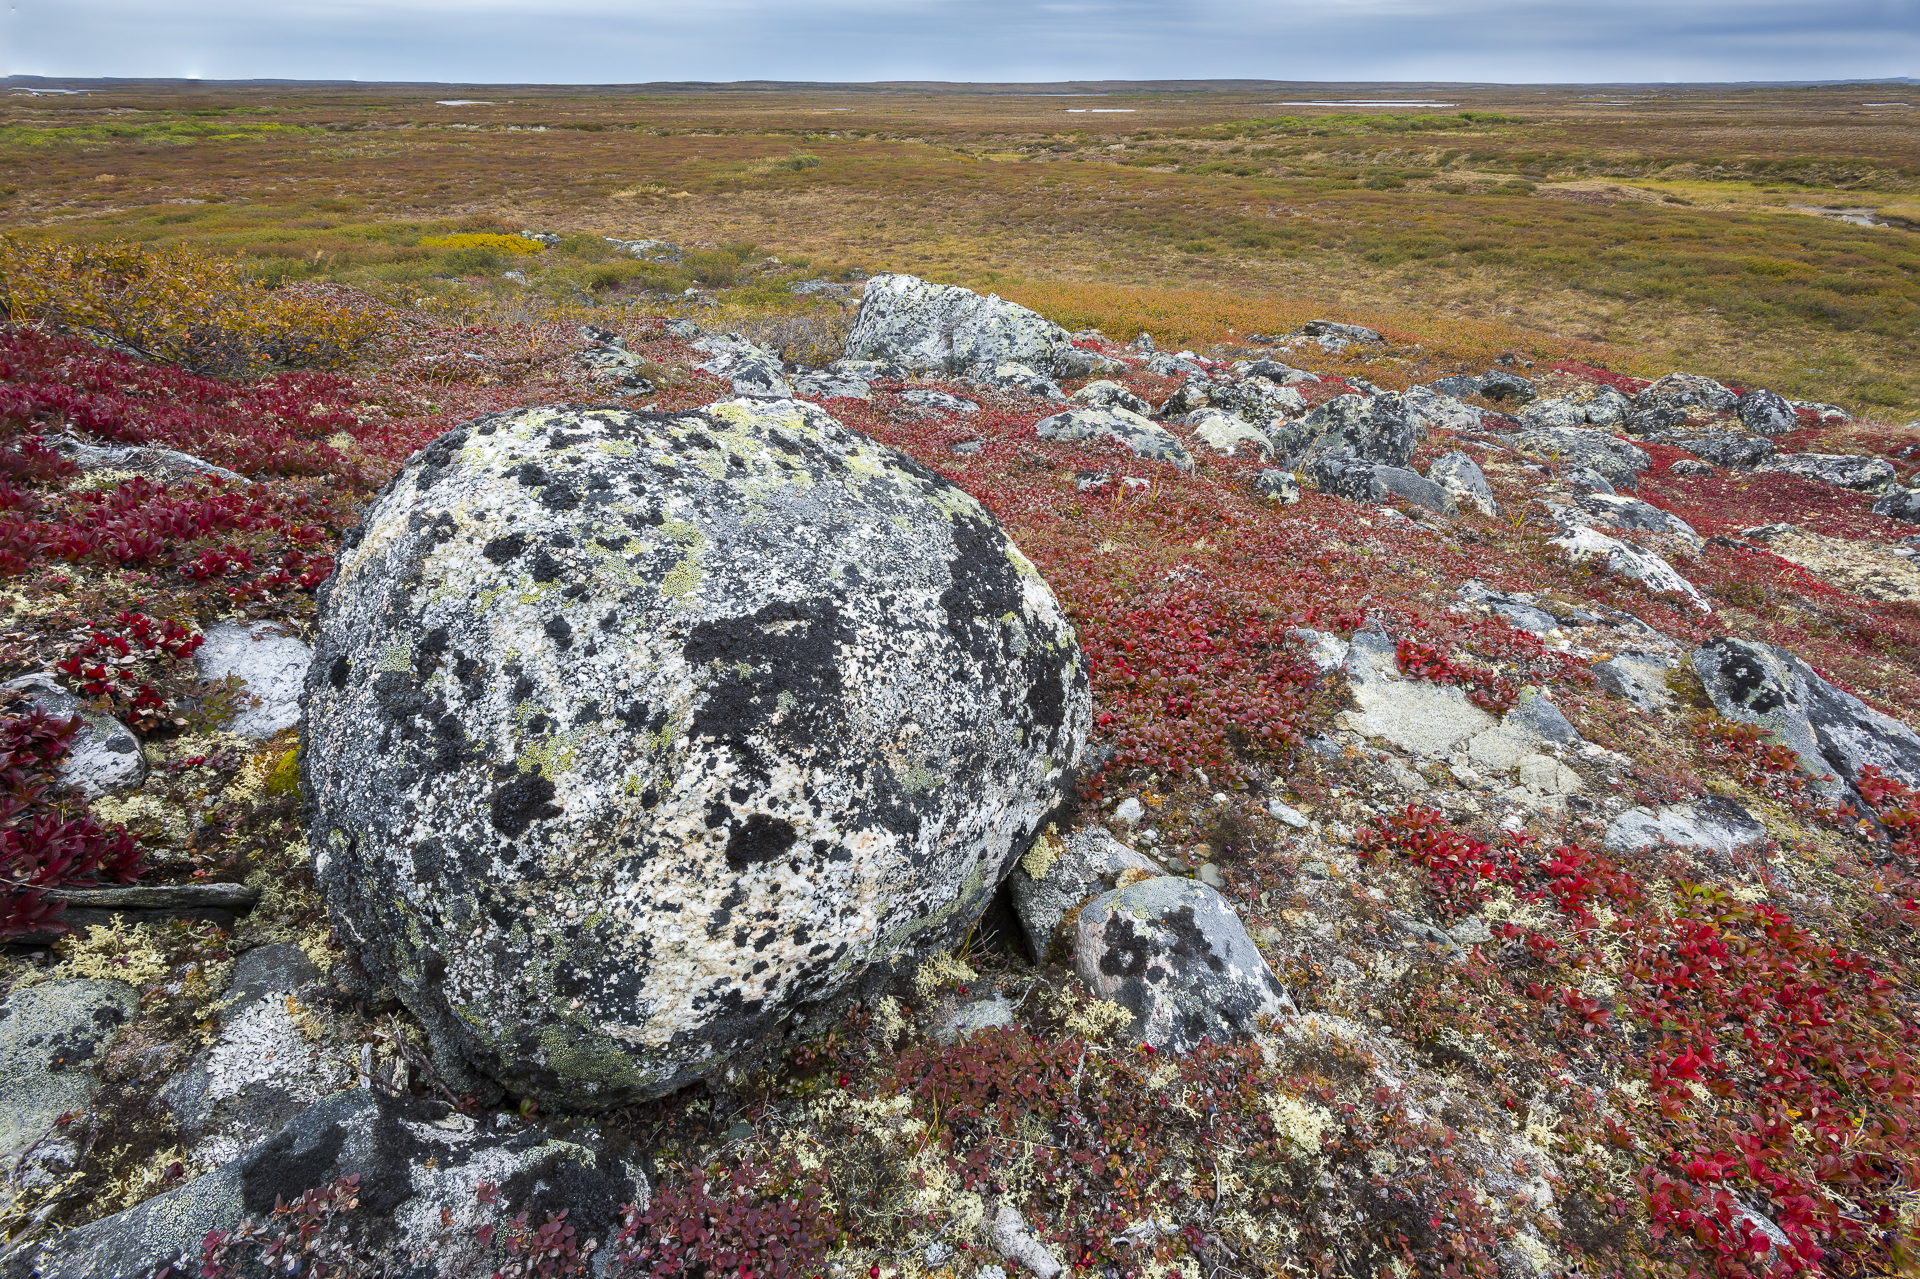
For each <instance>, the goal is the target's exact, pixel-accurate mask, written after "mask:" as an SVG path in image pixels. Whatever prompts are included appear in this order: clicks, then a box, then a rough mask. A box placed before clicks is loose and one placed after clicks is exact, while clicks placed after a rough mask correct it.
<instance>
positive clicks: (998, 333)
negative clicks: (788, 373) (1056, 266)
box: [846, 274, 1085, 377]
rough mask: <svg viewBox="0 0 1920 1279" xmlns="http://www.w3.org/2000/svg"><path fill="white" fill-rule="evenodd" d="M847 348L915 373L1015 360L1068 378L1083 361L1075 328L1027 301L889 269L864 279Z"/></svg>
mask: <svg viewBox="0 0 1920 1279" xmlns="http://www.w3.org/2000/svg"><path fill="white" fill-rule="evenodd" d="M846 353H847V356H848V358H850V359H859V360H884V361H887V362H889V363H892V364H897V365H900V366H901V367H903V368H906V369H910V370H912V371H913V372H916V373H967V372H972V371H974V370H992V369H994V368H995V367H997V366H998V365H1001V364H1008V363H1012V364H1024V365H1027V366H1028V367H1029V368H1032V369H1035V370H1038V371H1039V372H1041V373H1046V374H1052V375H1053V376H1056V377H1071V376H1073V375H1074V374H1075V373H1078V372H1082V371H1083V368H1082V366H1083V365H1084V364H1085V361H1083V360H1078V359H1075V358H1074V354H1073V353H1074V345H1073V335H1072V334H1070V333H1068V332H1067V331H1066V330H1065V329H1063V328H1061V327H1060V326H1059V325H1057V324H1055V323H1054V322H1053V321H1051V320H1049V319H1046V318H1045V317H1043V316H1041V315H1038V314H1036V313H1035V312H1032V311H1029V310H1028V309H1027V308H1026V307H1024V306H1019V305H1017V304H1015V303H1012V302H1006V301H1002V300H1001V299H1000V298H998V297H995V296H994V295H993V294H991V293H989V294H986V295H985V296H982V295H981V294H978V293H975V292H974V291H973V290H972V289H963V288H959V287H957V286H955V285H949V284H931V283H929V282H928V281H926V280H922V279H918V278H916V277H914V276H911V275H892V274H889V275H876V276H874V277H873V278H872V279H871V280H868V281H867V288H866V292H865V293H864V294H862V295H861V298H860V310H859V313H858V314H856V315H855V316H854V319H853V331H852V332H851V333H849V334H848V335H847V349H846Z"/></svg>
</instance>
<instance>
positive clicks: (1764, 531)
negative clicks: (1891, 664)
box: [1740, 523, 1800, 542]
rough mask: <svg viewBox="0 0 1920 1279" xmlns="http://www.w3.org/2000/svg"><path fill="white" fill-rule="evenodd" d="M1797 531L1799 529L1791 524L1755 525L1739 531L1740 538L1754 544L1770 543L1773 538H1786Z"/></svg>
mask: <svg viewBox="0 0 1920 1279" xmlns="http://www.w3.org/2000/svg"><path fill="white" fill-rule="evenodd" d="M1799 531H1800V529H1799V527H1798V526H1797V525H1793V524H1785V523H1775V524H1756V525H1754V526H1753V527H1752V528H1749V529H1742V530H1740V536H1741V537H1744V538H1749V539H1751V540H1753V541H1755V542H1771V541H1773V540H1774V539H1775V538H1779V537H1787V536H1789V535H1791V534H1794V533H1798V532H1799Z"/></svg>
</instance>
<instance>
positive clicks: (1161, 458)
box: [1033, 408, 1193, 471]
mask: <svg viewBox="0 0 1920 1279" xmlns="http://www.w3.org/2000/svg"><path fill="white" fill-rule="evenodd" d="M1033 433H1034V435H1035V436H1037V437H1038V438H1040V439H1043V440H1066V441H1074V440H1095V439H1107V440H1111V441H1112V442H1114V443H1115V444H1119V445H1121V446H1122V447H1124V448H1126V449H1128V450H1130V451H1131V452H1132V453H1133V455H1134V456H1135V457H1144V458H1148V459H1150V460H1152V461H1156V462H1171V463H1173V465H1175V466H1177V467H1179V468H1180V469H1181V470H1183V471H1191V470H1192V469H1193V455H1192V454H1191V453H1189V452H1187V447H1186V445H1184V444H1182V443H1181V442H1180V441H1179V440H1178V439H1177V438H1176V437H1175V436H1174V434H1173V432H1171V431H1169V430H1168V429H1167V428H1166V427H1164V426H1162V425H1160V424H1159V423H1158V422H1155V421H1153V420H1152V419H1151V418H1144V417H1141V416H1140V415H1139V414H1138V413H1133V412H1129V411H1128V410H1126V409H1117V408H1084V409H1068V410H1067V411H1066V412H1065V413H1055V414H1054V415H1053V416H1052V417H1048V418H1042V419H1040V421H1038V422H1035V423H1034V424H1033Z"/></svg>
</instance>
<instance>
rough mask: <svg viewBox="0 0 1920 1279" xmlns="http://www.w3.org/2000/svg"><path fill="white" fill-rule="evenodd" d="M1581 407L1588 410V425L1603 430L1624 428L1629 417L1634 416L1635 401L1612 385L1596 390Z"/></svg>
mask: <svg viewBox="0 0 1920 1279" xmlns="http://www.w3.org/2000/svg"><path fill="white" fill-rule="evenodd" d="M1581 407H1582V408H1583V409H1585V411H1586V418H1587V425H1589V426H1592V427H1595V428H1597V429H1599V430H1602V431H1619V430H1624V429H1625V428H1626V425H1627V419H1629V418H1630V417H1632V416H1633V401H1631V400H1629V399H1628V398H1627V397H1626V396H1624V395H1622V394H1620V392H1618V391H1616V390H1614V389H1613V388H1612V387H1610V386H1603V387H1601V388H1600V389H1598V390H1597V391H1594V392H1593V393H1592V394H1591V395H1590V396H1588V397H1587V399H1586V400H1585V401H1584V402H1583V403H1582V405H1581Z"/></svg>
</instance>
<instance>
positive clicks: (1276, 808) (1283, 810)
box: [1267, 799, 1308, 830]
mask: <svg viewBox="0 0 1920 1279" xmlns="http://www.w3.org/2000/svg"><path fill="white" fill-rule="evenodd" d="M1267 816H1269V817H1271V818H1273V819H1274V820H1275V821H1277V822H1283V823H1285V824H1286V825H1288V826H1291V827H1293V828H1294V829H1295V830H1305V829H1306V828H1307V825H1308V823H1307V816H1306V814H1305V813H1302V812H1301V811H1300V810H1299V809H1297V808H1295V807H1293V806H1292V805H1291V804H1287V803H1283V802H1282V801H1280V800H1277V799H1270V800H1268V801H1267Z"/></svg>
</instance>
